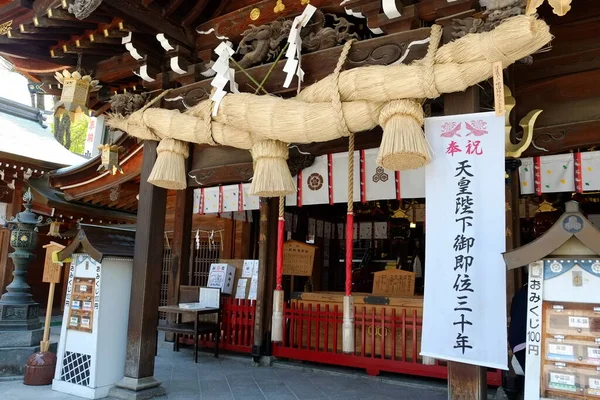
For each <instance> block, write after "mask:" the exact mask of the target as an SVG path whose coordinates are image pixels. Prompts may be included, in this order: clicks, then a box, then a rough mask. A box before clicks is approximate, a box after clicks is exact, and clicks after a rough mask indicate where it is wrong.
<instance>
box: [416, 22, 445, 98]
mask: <svg viewBox="0 0 600 400" xmlns="http://www.w3.org/2000/svg"><path fill="white" fill-rule="evenodd" d="M441 38H442V27H441V26H439V25H433V26H432V27H431V36H430V38H429V47H428V48H427V54H426V55H425V57H423V59H422V60H420V61H419V64H421V67H422V68H421V69H422V72H421V74H420V78H419V79H420V81H421V87H422V88H423V91H424V92H425V95H426V96H427V98H429V99H435V98H438V97H440V92H439V90H438V89H437V87H436V86H435V74H434V70H433V66H434V64H435V54H436V52H437V50H438V46H439V45H440V40H441Z"/></svg>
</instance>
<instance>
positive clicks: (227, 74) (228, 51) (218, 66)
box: [210, 41, 239, 117]
mask: <svg viewBox="0 0 600 400" xmlns="http://www.w3.org/2000/svg"><path fill="white" fill-rule="evenodd" d="M215 53H216V54H217V55H218V56H219V58H218V59H217V61H215V63H214V65H213V66H212V67H211V69H212V70H213V71H215V73H216V75H215V77H214V78H213V80H212V82H211V83H210V84H211V86H212V87H214V88H215V89H216V90H215V93H214V94H213V95H212V97H211V98H210V99H211V100H212V101H214V102H215V103H214V106H213V111H212V115H213V117H216V116H217V111H219V105H220V104H221V101H222V100H223V97H225V95H226V94H227V92H226V91H225V85H227V83H228V82H229V88H230V89H231V92H232V93H239V90H238V85H237V83H235V70H234V69H233V68H231V67H229V57H231V56H232V55H233V53H235V52H234V50H233V46H232V44H231V42H230V41H225V42H221V44H219V45H218V46H217V48H216V49H215Z"/></svg>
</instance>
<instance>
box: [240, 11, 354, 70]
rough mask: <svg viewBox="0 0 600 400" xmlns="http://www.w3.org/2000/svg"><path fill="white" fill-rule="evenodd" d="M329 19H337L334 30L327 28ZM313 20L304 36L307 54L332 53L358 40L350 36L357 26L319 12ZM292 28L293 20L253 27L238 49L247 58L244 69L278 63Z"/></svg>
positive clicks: (280, 20) (302, 34) (243, 61)
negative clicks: (351, 40) (317, 52)
mask: <svg viewBox="0 0 600 400" xmlns="http://www.w3.org/2000/svg"><path fill="white" fill-rule="evenodd" d="M326 16H329V17H331V18H332V19H333V27H327V26H325V25H326ZM313 20H314V22H312V23H311V24H309V25H307V26H306V27H305V28H303V29H302V31H301V32H300V36H301V37H302V50H303V53H308V52H313V51H317V50H322V49H328V48H330V47H334V46H337V45H339V44H342V43H344V42H346V41H347V40H348V39H350V38H355V39H358V36H357V35H356V34H355V33H351V32H350V30H351V28H352V27H353V26H354V24H352V23H351V22H349V21H348V20H346V19H345V18H339V17H337V16H335V15H333V14H323V12H321V11H317V12H316V13H315V16H314V17H313ZM291 26H292V20H287V19H278V20H276V21H273V22H271V23H268V24H265V25H261V26H255V25H250V29H247V30H246V31H245V32H244V33H243V34H242V36H243V39H242V40H241V41H240V43H239V46H238V52H239V53H240V54H241V55H243V58H242V59H241V60H240V61H239V64H240V65H241V66H242V67H243V68H249V67H252V66H254V65H259V64H263V63H266V62H269V61H272V60H274V59H275V58H276V57H277V55H278V54H279V52H280V51H281V48H282V43H283V42H284V40H285V39H286V38H287V37H288V35H289V33H290V28H291Z"/></svg>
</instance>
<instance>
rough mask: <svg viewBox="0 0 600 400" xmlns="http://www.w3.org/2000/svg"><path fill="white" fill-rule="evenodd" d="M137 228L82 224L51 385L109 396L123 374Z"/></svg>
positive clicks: (71, 253)
mask: <svg viewBox="0 0 600 400" xmlns="http://www.w3.org/2000/svg"><path fill="white" fill-rule="evenodd" d="M134 243H135V232H134V231H126V230H121V229H108V228H101V227H95V226H84V227H82V229H81V230H80V231H79V232H78V234H77V237H76V239H75V240H74V241H73V242H72V243H71V244H69V246H67V247H66V248H65V249H64V250H62V251H61V252H60V253H59V256H58V257H59V259H65V258H67V257H70V258H71V259H72V262H71V266H70V271H69V278H68V283H67V295H66V300H65V311H64V315H63V322H62V329H61V336H60V343H59V347H58V354H57V366H56V373H55V376H54V380H53V383H52V389H53V390H56V391H59V392H64V393H69V394H73V395H76V396H80V397H85V398H88V399H99V398H103V397H106V396H107V395H108V392H109V390H110V389H111V388H112V387H113V386H114V384H115V383H116V382H118V381H120V380H121V379H123V376H124V368H125V356H126V345H127V323H128V318H129V297H130V293H131V277H132V268H133V247H134Z"/></svg>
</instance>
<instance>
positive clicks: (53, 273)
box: [42, 242, 65, 283]
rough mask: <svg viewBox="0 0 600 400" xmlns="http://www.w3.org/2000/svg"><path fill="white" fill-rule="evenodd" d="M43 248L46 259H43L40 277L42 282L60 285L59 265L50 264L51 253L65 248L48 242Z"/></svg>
mask: <svg viewBox="0 0 600 400" xmlns="http://www.w3.org/2000/svg"><path fill="white" fill-rule="evenodd" d="M44 248H45V249H46V258H45V259H44V275H43V276H42V282H46V283H60V275H61V265H60V264H58V263H55V262H52V253H54V252H55V251H60V250H62V249H64V248H65V246H63V245H62V244H58V243H56V242H50V243H49V244H47V245H45V246H44Z"/></svg>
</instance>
